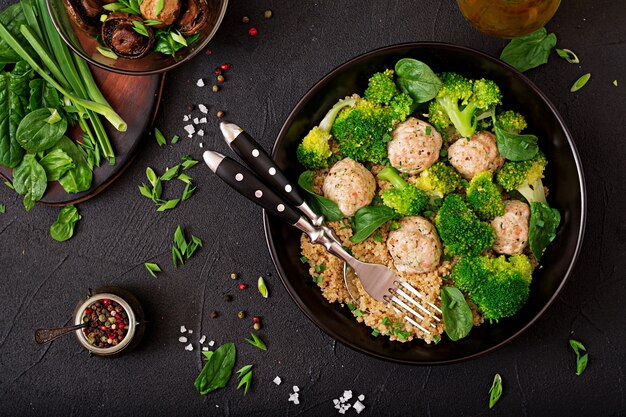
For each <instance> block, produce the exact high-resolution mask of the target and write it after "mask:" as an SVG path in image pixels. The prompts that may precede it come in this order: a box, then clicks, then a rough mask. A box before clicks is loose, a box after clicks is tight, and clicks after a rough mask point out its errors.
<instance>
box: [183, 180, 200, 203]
mask: <svg viewBox="0 0 626 417" xmlns="http://www.w3.org/2000/svg"><path fill="white" fill-rule="evenodd" d="M196 188H197V187H194V186H193V184H192V183H191V182H189V183H188V184H187V185H186V186H185V189H184V190H183V196H182V201H185V200H187V199H188V198H189V197H191V196H192V195H193V193H195V192H196Z"/></svg>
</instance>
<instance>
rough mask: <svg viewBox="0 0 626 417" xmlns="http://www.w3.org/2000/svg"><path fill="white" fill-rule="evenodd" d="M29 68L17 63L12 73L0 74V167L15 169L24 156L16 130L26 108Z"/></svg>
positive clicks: (22, 63) (30, 71)
mask: <svg viewBox="0 0 626 417" xmlns="http://www.w3.org/2000/svg"><path fill="white" fill-rule="evenodd" d="M31 77H32V70H31V68H30V66H29V65H28V64H27V63H26V62H24V61H19V62H18V63H17V64H15V68H13V71H12V72H11V73H10V74H8V73H5V74H0V120H2V121H3V122H2V123H0V165H4V166H7V167H9V168H13V167H16V166H17V165H18V164H19V163H20V162H21V161H22V157H23V156H24V149H23V148H22V147H21V146H20V144H19V142H18V141H17V129H18V126H19V124H20V122H21V121H22V119H23V118H24V115H25V114H26V108H27V107H28V93H29V86H28V83H29V81H30V79H31Z"/></svg>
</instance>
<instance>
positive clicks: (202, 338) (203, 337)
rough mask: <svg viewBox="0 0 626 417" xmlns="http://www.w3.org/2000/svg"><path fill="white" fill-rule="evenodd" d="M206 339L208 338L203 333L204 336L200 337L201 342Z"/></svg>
mask: <svg viewBox="0 0 626 417" xmlns="http://www.w3.org/2000/svg"><path fill="white" fill-rule="evenodd" d="M205 340H206V336H205V335H202V337H201V338H200V344H203V343H204V341H205Z"/></svg>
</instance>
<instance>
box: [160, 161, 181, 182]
mask: <svg viewBox="0 0 626 417" xmlns="http://www.w3.org/2000/svg"><path fill="white" fill-rule="evenodd" d="M180 167H181V166H180V164H179V165H174V166H173V167H171V168H168V170H167V171H165V174H163V175H161V180H162V181H170V180H172V179H174V178H176V177H177V176H178V171H179V170H180Z"/></svg>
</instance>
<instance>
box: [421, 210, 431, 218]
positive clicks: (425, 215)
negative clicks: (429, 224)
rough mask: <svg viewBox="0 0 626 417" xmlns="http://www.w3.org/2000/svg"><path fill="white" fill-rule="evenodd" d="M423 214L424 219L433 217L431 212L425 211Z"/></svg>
mask: <svg viewBox="0 0 626 417" xmlns="http://www.w3.org/2000/svg"><path fill="white" fill-rule="evenodd" d="M423 214H424V217H430V216H432V215H433V212H432V211H430V210H426V211H425V212H424V213H423Z"/></svg>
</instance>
